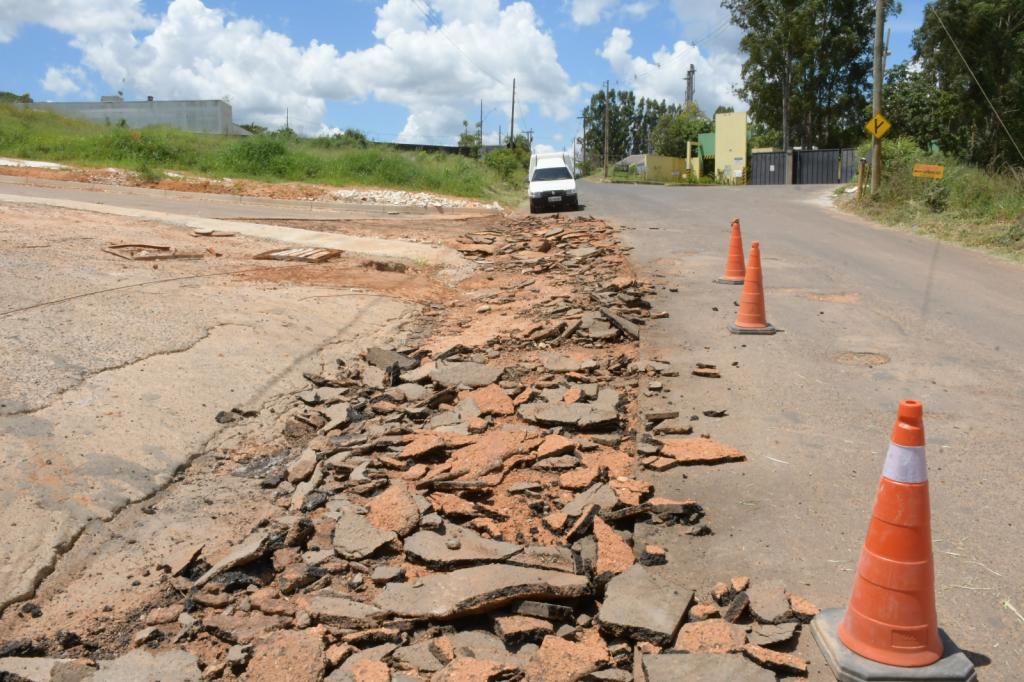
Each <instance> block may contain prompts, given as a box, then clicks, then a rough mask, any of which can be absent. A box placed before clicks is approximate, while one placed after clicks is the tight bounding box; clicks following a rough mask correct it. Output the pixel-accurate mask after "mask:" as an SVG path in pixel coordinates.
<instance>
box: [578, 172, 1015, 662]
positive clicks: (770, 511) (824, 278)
mask: <svg viewBox="0 0 1024 682" xmlns="http://www.w3.org/2000/svg"><path fill="white" fill-rule="evenodd" d="M832 189H834V188H832V187H820V186H819V187H806V186H804V187H788V188H787V187H692V188H668V187H656V186H632V185H600V186H598V185H595V184H593V183H588V182H583V183H581V186H580V196H581V199H582V200H583V201H584V202H585V204H586V207H585V209H584V212H586V213H592V214H593V215H595V216H599V217H602V218H607V219H609V220H611V221H613V222H616V223H618V224H620V225H623V226H624V231H623V240H624V242H625V243H626V244H628V245H630V246H632V247H633V248H634V251H633V258H634V260H635V263H636V265H637V267H638V269H639V271H640V272H641V273H643V274H645V275H646V276H647V277H649V278H650V279H651V280H652V281H653V282H654V283H655V284H658V285H661V286H662V287H664V289H662V291H661V295H660V296H659V297H658V305H659V306H663V307H664V309H665V310H666V311H667V312H668V313H669V314H670V315H671V317H670V318H669V319H667V320H660V321H658V322H657V323H655V324H653V325H651V326H650V327H649V328H647V329H645V332H644V334H643V336H642V353H643V354H644V355H645V356H646V357H648V358H650V357H662V358H664V359H666V360H669V361H672V362H674V363H678V365H679V366H680V369H681V376H680V377H678V378H676V379H666V380H665V382H664V383H665V384H666V391H667V392H669V393H670V394H671V395H672V396H673V398H672V399H673V401H674V403H675V405H676V406H677V407H678V408H679V410H680V412H681V417H682V418H684V419H685V418H687V417H688V416H689V415H690V414H694V415H698V416H699V419H698V420H697V421H695V422H694V424H695V432H696V433H709V434H710V435H711V436H712V437H714V438H715V439H717V440H721V441H724V442H726V443H728V444H730V445H733V446H735V447H738V448H740V449H742V450H743V451H745V452H746V453H747V455H748V458H749V461H748V462H746V463H744V464H742V465H723V466H720V467H714V468H708V469H707V470H700V471H697V470H694V471H687V472H686V473H687V474H688V476H689V477H688V478H686V477H684V476H683V475H682V474H681V473H680V472H679V470H678V469H677V470H674V471H670V472H667V473H665V474H660V475H658V476H657V479H656V480H657V484H658V492H659V494H663V495H668V496H675V495H683V496H688V497H692V498H694V499H697V500H699V501H700V502H701V504H703V505H704V507H705V509H706V510H707V514H708V516H707V519H706V520H707V522H708V523H709V524H710V525H711V527H712V528H713V529H714V531H715V535H713V536H711V537H707V538H674V539H670V540H671V541H672V542H675V543H678V544H682V545H685V552H682V553H680V552H677V553H676V556H679V555H680V554H684V555H686V556H688V557H689V558H690V561H689V564H688V565H687V566H686V567H685V568H684V571H685V572H687V573H688V574H689V576H690V578H691V580H692V581H693V582H694V583H702V582H707V581H714V580H723V579H728V578H729V577H730V576H732V575H749V576H751V577H752V579H754V580H757V579H758V578H761V579H781V580H782V581H783V582H785V583H786V584H787V585H790V586H799V588H797V587H793V588H791V589H802V591H803V592H802V596H806V597H807V598H810V599H811V600H812V601H814V602H815V603H816V604H818V605H819V606H821V607H831V606H844V605H845V602H846V600H847V598H848V596H849V591H850V587H851V585H852V582H853V571H854V569H855V567H856V562H857V559H858V556H859V553H860V549H861V544H862V542H863V538H864V532H865V530H866V528H867V523H868V519H869V516H870V513H871V505H872V501H873V499H874V495H875V489H876V487H877V484H878V478H879V475H880V474H881V469H882V463H883V460H884V454H885V449H886V447H887V445H888V439H889V431H890V429H891V427H892V423H893V420H894V418H895V414H896V405H897V402H898V401H899V400H900V399H903V398H915V399H918V400H921V401H922V402H923V403H924V407H925V428H926V433H927V437H928V459H929V475H930V487H931V498H932V533H933V543H934V553H935V561H936V593H937V606H938V613H939V623H940V626H941V627H943V628H944V629H946V630H947V631H948V633H949V634H950V636H951V637H952V638H953V639H954V641H956V642H957V644H959V645H960V646H961V647H963V648H964V649H966V650H968V651H969V652H971V655H972V657H973V658H974V660H975V662H976V664H978V665H979V669H978V672H979V678H980V679H983V680H1014V679H1019V671H1020V670H1022V669H1024V622H1022V619H1021V618H1020V617H1019V616H1018V615H1017V614H1016V613H1015V612H1014V610H1013V608H1015V609H1016V610H1017V611H1020V612H1024V588H1022V583H1021V580H1020V578H1019V576H1020V575H1021V574H1022V572H1024V557H1022V554H1021V551H1020V549H1021V547H1022V546H1024V534H1022V522H1021V519H1022V518H1024V497H1022V496H1021V494H1020V481H1021V475H1020V467H1021V465H1020V442H1021V441H1020V430H1019V427H1018V422H1019V419H1020V415H1021V414H1022V413H1024V393H1022V391H1021V385H1022V380H1024V345H1022V344H1021V343H1020V339H1021V338H1022V337H1024V300H1022V298H1021V295H1020V294H1021V292H1022V291H1024V268H1022V267H1020V266H1019V265H1015V264H1012V263H1008V262H1006V261H1003V260H1000V259H998V258H996V257H992V256H988V255H985V254H982V253H978V252H974V251H970V250H966V249H963V248H960V247H957V246H955V245H951V244H946V243H941V242H937V241H934V240H931V239H928V238H924V237H918V236H915V235H912V234H908V233H905V232H900V231H895V230H891V229H887V228H882V227H879V226H875V225H872V224H870V223H867V222H865V221H863V220H860V219H858V218H856V217H852V216H849V215H846V214H843V213H841V212H839V211H837V210H835V209H834V208H831V207H830V206H829V202H828V200H827V198H826V197H827V194H828V192H830V191H831V190H832ZM737 216H738V217H739V218H740V219H741V221H742V226H743V238H744V245H745V247H746V248H748V249H749V246H750V242H751V241H752V240H754V239H757V240H759V241H760V242H761V251H762V257H763V261H762V264H763V268H764V281H765V287H766V304H767V313H768V320H769V322H771V323H773V324H774V325H776V326H777V327H780V328H782V329H784V330H785V331H784V332H783V333H780V334H777V335H775V336H769V337H756V336H745V337H740V336H734V335H731V334H729V332H728V331H727V329H726V325H727V323H728V322H730V321H731V320H732V319H733V317H734V316H735V314H736V308H735V307H734V302H735V301H737V300H738V298H739V291H740V288H739V287H733V286H727V285H717V284H713V283H712V280H713V279H714V278H715V277H718V276H720V275H721V273H722V270H723V268H724V264H725V255H726V249H727V246H728V239H729V223H730V220H731V219H732V218H734V217H737ZM670 289H677V291H675V292H672V291H670ZM696 362H708V363H714V364H716V365H717V366H718V367H719V368H720V369H721V371H722V378H721V379H703V378H699V377H695V376H691V375H690V374H689V371H688V368H689V367H692V366H694V364H695V363H696ZM734 363H736V364H735V365H734ZM641 409H642V405H641ZM707 409H726V410H727V411H728V416H726V417H724V418H720V419H709V418H707V417H704V416H702V412H703V410H707ZM1007 605H1009V606H1007ZM1010 607H1013V608H1010ZM802 640H803V642H802V644H801V649H802V650H801V653H803V654H805V655H806V656H807V657H808V658H810V659H811V661H812V669H811V675H810V678H811V679H822V680H825V679H833V678H832V677H831V676H830V675H829V673H827V672H826V671H825V669H824V667H823V661H822V659H821V656H820V654H818V652H817V651H816V649H815V648H814V646H813V644H811V643H810V641H811V639H810V638H809V637H807V638H802Z"/></svg>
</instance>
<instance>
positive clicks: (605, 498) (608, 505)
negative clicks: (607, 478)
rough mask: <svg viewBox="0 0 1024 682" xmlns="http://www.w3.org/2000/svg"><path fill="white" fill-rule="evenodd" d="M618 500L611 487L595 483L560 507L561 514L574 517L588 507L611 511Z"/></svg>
mask: <svg viewBox="0 0 1024 682" xmlns="http://www.w3.org/2000/svg"><path fill="white" fill-rule="evenodd" d="M618 501H619V498H618V497H617V496H616V495H615V491H614V490H612V488H611V486H609V485H607V484H605V483H595V484H594V485H592V486H590V487H589V488H587V489H586V490H584V491H583V492H582V493H580V494H579V495H577V496H576V497H574V498H573V499H572V500H571V501H570V502H569V503H568V504H566V505H565V506H564V507H562V513H563V514H565V515H566V516H569V517H576V516H579V515H580V514H582V513H583V510H584V509H585V508H586V507H588V506H589V505H596V506H597V507H598V508H600V509H607V510H611V509H613V508H614V507H615V505H616V504H617V503H618Z"/></svg>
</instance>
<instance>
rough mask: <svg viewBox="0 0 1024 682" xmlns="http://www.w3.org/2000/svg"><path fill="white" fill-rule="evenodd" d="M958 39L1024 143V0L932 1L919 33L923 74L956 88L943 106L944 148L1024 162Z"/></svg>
mask: <svg viewBox="0 0 1024 682" xmlns="http://www.w3.org/2000/svg"><path fill="white" fill-rule="evenodd" d="M936 15H938V17H940V18H941V19H942V22H941V23H940V22H939V18H938V17H937V16H936ZM942 24H945V29H948V30H949V33H950V34H951V35H952V40H950V37H949V36H947V35H946V30H945V29H943V26H942ZM954 42H955V44H956V46H959V48H960V50H961V52H962V53H963V56H964V59H966V60H967V63H968V64H970V65H971V69H972V70H973V71H974V74H975V76H977V78H978V80H979V81H980V82H981V87H982V88H984V91H985V93H987V94H988V96H989V98H990V99H991V100H992V104H993V106H994V107H995V109H996V111H998V112H999V114H1000V116H1001V117H1002V119H1003V122H1004V123H1005V124H1006V126H1007V127H1008V128H1009V130H1010V134H1011V135H1012V136H1013V137H1014V138H1015V139H1016V140H1017V144H1018V145H1022V146H1024V2H1021V0H984V1H981V0H977V1H975V0H935V1H934V2H932V3H931V4H930V5H929V6H928V7H926V8H925V15H924V21H923V23H922V24H921V27H920V28H918V29H917V31H916V32H915V33H914V39H913V46H914V50H915V52H916V60H917V61H918V62H919V63H920V66H921V71H922V74H926V76H925V77H927V78H928V79H929V81H928V82H929V83H931V84H934V87H935V88H936V89H937V90H939V91H941V92H942V93H944V94H945V95H947V96H948V99H946V98H943V102H942V104H943V106H942V108H941V110H940V111H938V112H937V117H938V119H939V120H938V126H937V132H938V137H939V140H940V144H941V146H942V147H943V149H945V150H947V151H950V152H952V153H955V154H957V155H958V156H961V157H962V158H964V159H966V160H968V161H971V162H974V163H978V164H982V165H986V166H989V167H998V166H1002V165H1004V164H1008V163H1009V164H1015V165H1021V164H1024V159H1022V158H1021V157H1020V155H1019V154H1018V153H1017V150H1016V149H1015V148H1014V146H1013V143H1012V142H1011V141H1010V137H1009V136H1007V134H1006V132H1005V131H1004V130H1003V127H1002V126H1001V125H1000V124H999V120H998V119H997V118H996V115H995V114H994V113H993V111H992V108H991V107H989V105H988V103H987V102H986V101H985V97H984V95H983V94H982V92H981V90H980V89H979V88H978V84H977V83H975V81H974V79H973V78H972V77H971V75H970V73H968V71H967V68H966V67H965V66H964V63H963V61H962V60H961V59H960V56H959V55H958V54H957V51H956V47H955V46H954ZM915 137H916V136H915Z"/></svg>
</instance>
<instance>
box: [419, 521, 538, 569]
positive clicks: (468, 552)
mask: <svg viewBox="0 0 1024 682" xmlns="http://www.w3.org/2000/svg"><path fill="white" fill-rule="evenodd" d="M522 549H523V548H522V547H521V546H519V545H513V544H512V543H509V542H499V541H497V540H488V539H486V538H484V537H483V536H481V535H479V534H478V533H475V532H473V531H472V530H469V529H468V528H463V527H462V526H457V525H455V524H451V523H450V524H447V525H446V526H445V532H444V533H435V532H433V531H429V530H421V531H419V532H418V533H413V534H412V535H410V536H409V537H408V538H406V539H405V553H406V555H407V556H409V557H410V558H411V559H413V560H414V561H418V562H419V563H422V564H425V565H426V566H428V567H430V568H434V569H447V568H454V567H456V566H466V565H468V564H477V563H483V562H492V561H501V560H502V559H506V558H508V557H510V556H512V555H513V554H515V553H517V552H519V551H521V550H522Z"/></svg>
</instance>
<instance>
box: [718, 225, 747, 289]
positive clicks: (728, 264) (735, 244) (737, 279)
mask: <svg viewBox="0 0 1024 682" xmlns="http://www.w3.org/2000/svg"><path fill="white" fill-rule="evenodd" d="M746 272H747V269H746V267H745V266H744V265H743V235H742V233H741V232H740V219H739V218H733V220H732V236H731V237H729V255H728V256H726V258H725V274H724V275H722V276H721V277H719V278H718V279H716V280H715V282H716V283H718V284H743V279H744V277H745V276H746Z"/></svg>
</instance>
